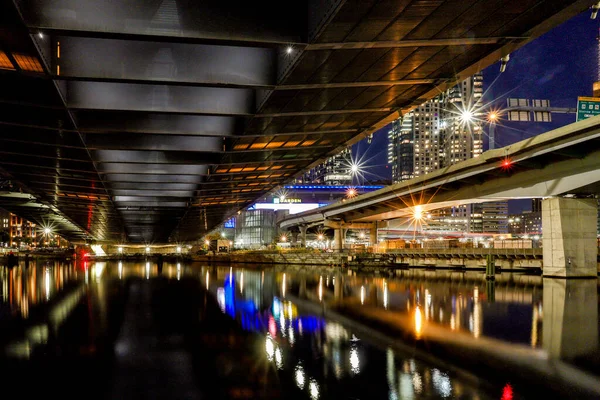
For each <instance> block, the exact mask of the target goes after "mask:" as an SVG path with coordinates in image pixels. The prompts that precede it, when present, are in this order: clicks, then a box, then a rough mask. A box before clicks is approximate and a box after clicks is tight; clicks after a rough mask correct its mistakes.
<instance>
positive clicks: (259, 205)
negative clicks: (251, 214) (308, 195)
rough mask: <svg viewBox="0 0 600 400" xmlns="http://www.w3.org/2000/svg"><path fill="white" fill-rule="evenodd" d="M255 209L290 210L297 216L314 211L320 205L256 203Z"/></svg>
mask: <svg viewBox="0 0 600 400" xmlns="http://www.w3.org/2000/svg"><path fill="white" fill-rule="evenodd" d="M254 207H255V208H256V209H257V210H288V211H289V212H290V214H297V213H299V212H303V211H308V210H314V209H315V208H319V204H318V203H300V204H298V203H287V204H284V203H256V204H254Z"/></svg>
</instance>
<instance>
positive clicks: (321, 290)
mask: <svg viewBox="0 0 600 400" xmlns="http://www.w3.org/2000/svg"><path fill="white" fill-rule="evenodd" d="M327 280H328V281H329V277H327ZM319 301H323V277H322V276H320V277H319Z"/></svg>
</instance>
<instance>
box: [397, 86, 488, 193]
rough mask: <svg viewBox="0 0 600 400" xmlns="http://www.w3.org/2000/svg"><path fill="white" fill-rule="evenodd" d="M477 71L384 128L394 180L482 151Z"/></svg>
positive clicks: (479, 89) (433, 169) (475, 154)
mask: <svg viewBox="0 0 600 400" xmlns="http://www.w3.org/2000/svg"><path fill="white" fill-rule="evenodd" d="M482 95H483V76H482V75H481V74H477V75H474V76H472V77H471V78H469V79H466V80H464V81H463V82H461V83H459V84H458V85H456V86H454V87H453V88H451V89H449V90H447V91H446V92H444V93H441V94H440V95H438V96H437V97H435V98H434V99H432V100H429V101H427V102H425V103H423V104H422V105H420V106H419V107H417V108H416V109H415V110H413V111H412V112H410V113H408V114H407V115H405V116H403V117H402V118H399V119H398V120H396V121H394V122H393V123H392V125H391V129H390V131H389V132H388V140H389V142H388V164H390V165H391V167H392V181H393V182H394V183H397V182H401V181H404V180H408V179H411V178H413V177H418V176H422V175H426V174H428V173H430V172H432V171H435V170H437V169H439V168H442V167H446V166H449V165H452V164H455V163H457V162H459V161H464V160H466V159H469V158H473V157H477V156H479V155H480V154H481V153H482V152H483V140H482V130H481V125H480V123H479V122H478V117H479V115H478V112H477V111H476V110H477V105H478V104H479V103H480V101H481V96H482Z"/></svg>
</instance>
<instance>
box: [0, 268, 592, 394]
mask: <svg viewBox="0 0 600 400" xmlns="http://www.w3.org/2000/svg"><path fill="white" fill-rule="evenodd" d="M333 304H345V305H346V306H347V307H351V308H354V309H355V310H356V311H357V312H366V313H373V314H374V313H376V312H377V313H383V315H384V316H385V315H389V316H391V317H393V318H395V319H397V320H398V321H402V320H404V319H406V320H409V321H413V322H414V325H411V327H409V328H407V329H416V330H419V329H422V326H427V325H428V324H429V326H435V327H438V328H439V329H442V330H443V332H447V335H457V336H461V337H467V338H471V339H472V340H475V341H477V340H479V341H484V340H488V339H489V340H497V341H498V343H500V342H501V343H504V344H508V345H510V346H513V347H514V349H515V350H519V349H531V350H535V351H538V352H540V353H542V354H545V355H546V356H547V357H548V358H549V359H557V360H562V361H564V362H566V363H568V365H571V366H573V367H575V368H577V369H578V370H581V371H584V372H585V373H587V374H590V375H592V376H593V375H599V374H600V373H599V370H598V365H599V356H598V333H599V331H600V324H599V322H598V282H597V280H569V281H565V280H548V279H543V278H542V277H539V276H528V275H518V274H499V275H497V279H496V281H495V282H487V281H485V279H483V274H482V273H470V272H461V273H459V272H450V271H437V272H435V271H425V270H408V271H399V272H398V273H397V275H393V276H388V275H386V276H383V275H376V274H370V275H369V274H368V275H362V274H356V273H355V272H352V271H351V272H347V271H345V272H344V273H341V272H340V271H336V270H334V269H314V268H310V269H309V268H303V269H301V270H300V269H296V268H294V269H292V268H286V267H284V266H276V267H260V266H247V267H229V266H222V267H221V266H206V265H199V264H183V263H175V262H173V263H168V262H166V263H164V265H163V266H162V268H160V269H159V268H158V266H157V265H156V263H155V262H152V261H148V262H137V263H124V262H123V263H119V262H96V263H82V264H72V263H61V262H38V263H36V264H33V263H32V264H31V265H30V266H28V267H25V266H24V265H20V266H19V267H16V268H11V269H8V268H5V267H2V268H1V269H0V324H2V326H3V329H2V330H1V331H0V345H1V346H2V349H3V356H2V366H3V367H6V368H7V370H9V371H10V374H9V377H12V378H13V379H12V380H11V379H7V380H6V381H7V382H9V383H8V385H10V383H13V384H14V385H15V386H18V388H19V390H21V391H22V392H23V391H24V392H23V393H24V394H37V393H38V392H37V391H38V390H41V388H42V387H43V388H44V392H43V393H44V394H47V395H48V394H57V395H64V394H77V393H79V390H81V388H82V387H84V388H85V389H84V390H86V392H85V393H86V395H87V396H88V397H92V398H122V397H125V396H127V397H134V398H135V397H139V398H149V397H153V398H306V399H329V398H348V399H356V398H360V399H379V398H381V399H422V398H461V399H511V398H535V397H537V396H536V390H537V389H536V388H537V387H538V386H540V382H531V383H532V385H531V387H529V385H523V382H522V381H521V382H513V381H512V380H511V379H510V378H506V377H504V376H497V377H490V376H489V375H488V374H484V373H478V371H466V370H464V369H461V368H457V367H455V366H454V364H453V363H452V360H445V359H443V358H438V357H423V352H422V351H416V350H415V351H413V350H414V349H413V348H412V347H411V343H402V342H401V341H400V340H397V341H394V340H391V341H390V340H389V334H388V335H387V336H386V337H385V338H382V337H380V336H378V335H377V334H371V333H369V332H366V331H365V329H363V328H361V326H362V325H364V323H363V324H362V325H361V324H360V321H359V323H358V324H355V323H353V322H351V321H350V322H349V321H348V320H343V319H340V318H337V317H336V316H335V315H334V316H332V315H330V313H327V312H326V313H325V314H323V312H322V309H323V307H325V308H329V307H330V306H331V305H333ZM367 325H368V324H367ZM417 333H418V332H417ZM392 339H393V338H392ZM59 370H60V371H59ZM38 373H39V374H38ZM67 375H68V377H69V378H68V382H69V383H68V384H65V385H56V382H58V381H61V382H63V381H64V379H65V377H66V376H67ZM32 376H35V379H36V380H37V381H39V382H40V385H38V386H27V384H26V383H27V382H28V381H27V379H28V377H32ZM44 383H46V386H44ZM542 386H543V385H542ZM90 387H95V388H97V389H96V390H93V391H91V392H90V391H89V388H90Z"/></svg>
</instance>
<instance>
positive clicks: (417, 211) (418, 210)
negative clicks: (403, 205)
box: [413, 206, 424, 221]
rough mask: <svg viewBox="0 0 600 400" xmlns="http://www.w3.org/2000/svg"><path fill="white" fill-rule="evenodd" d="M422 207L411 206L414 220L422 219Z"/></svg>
mask: <svg viewBox="0 0 600 400" xmlns="http://www.w3.org/2000/svg"><path fill="white" fill-rule="evenodd" d="M423 216H424V215H423V207H421V206H415V207H414V208H413V219H414V220H415V221H421V220H422V219H423Z"/></svg>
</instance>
